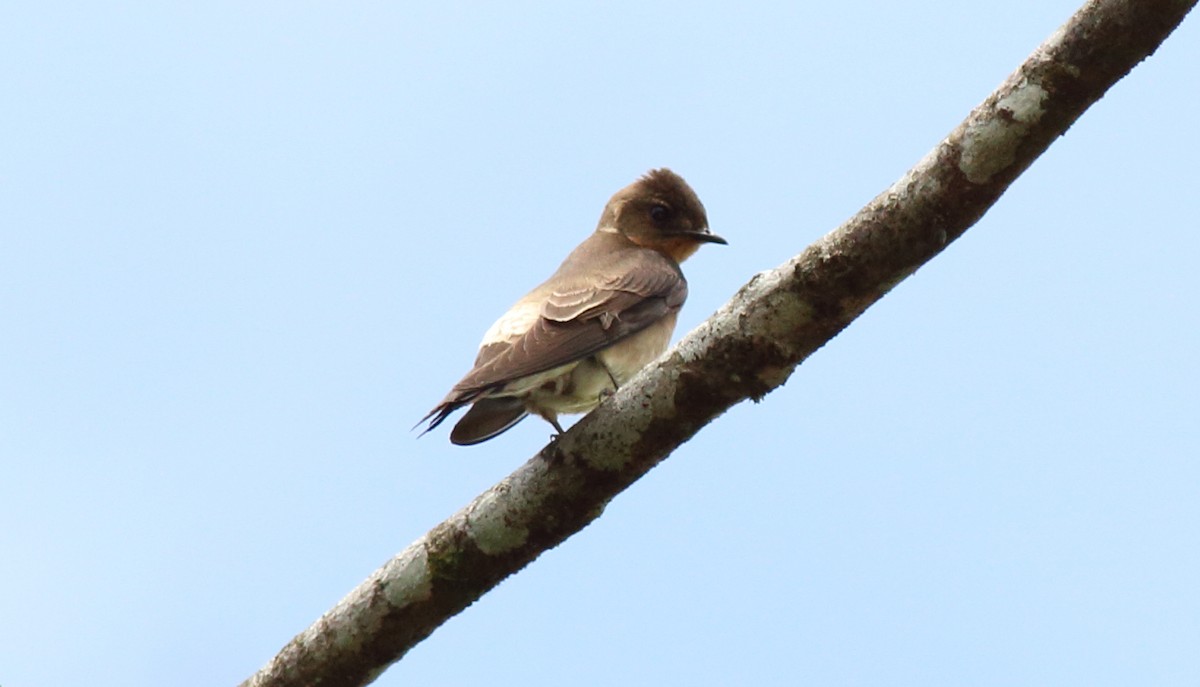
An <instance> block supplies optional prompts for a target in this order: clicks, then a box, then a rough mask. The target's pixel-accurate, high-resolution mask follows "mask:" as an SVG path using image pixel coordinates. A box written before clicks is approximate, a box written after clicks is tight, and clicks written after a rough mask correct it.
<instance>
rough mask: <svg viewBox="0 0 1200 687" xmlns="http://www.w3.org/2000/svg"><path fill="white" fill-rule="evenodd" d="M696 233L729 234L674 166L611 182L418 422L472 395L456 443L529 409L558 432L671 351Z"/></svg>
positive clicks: (495, 429) (700, 238)
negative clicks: (581, 229)
mask: <svg viewBox="0 0 1200 687" xmlns="http://www.w3.org/2000/svg"><path fill="white" fill-rule="evenodd" d="M702 243H722V244H723V243H725V239H723V238H721V237H720V236H717V235H715V234H713V233H711V232H710V231H709V230H708V217H707V215H706V214H705V212H704V206H703V205H701V204H700V199H699V198H697V197H696V192H695V191H693V190H692V188H691V187H690V186H688V185H687V182H685V181H684V180H683V179H682V178H681V177H680V176H679V175H677V174H675V173H674V172H672V171H670V170H669V169H656V170H652V171H650V172H649V173H647V174H646V175H645V176H643V177H642V178H641V179H638V180H637V181H635V182H634V183H632V184H630V185H629V186H626V187H625V188H623V189H621V190H620V191H618V192H617V193H616V195H614V196H613V197H612V199H611V200H609V201H608V205H606V206H604V212H603V213H602V214H601V215H600V224H599V225H598V226H597V227H596V231H595V233H593V234H592V235H591V236H589V237H588V238H587V239H586V240H585V241H584V242H583V243H581V244H579V246H578V247H577V248H576V249H575V250H573V251H571V254H570V255H568V256H567V259H566V260H565V261H563V264H562V265H561V266H559V268H558V271H556V272H555V273H554V274H553V275H551V276H550V278H549V279H547V280H546V281H545V282H543V283H542V285H541V286H538V287H537V288H535V289H534V290H533V291H530V292H529V293H528V294H527V295H526V296H525V297H524V298H522V299H521V300H519V301H517V302H516V304H514V305H513V306H512V308H510V309H509V311H508V312H506V313H505V314H504V315H503V316H502V317H501V318H500V319H499V320H497V321H496V323H495V324H493V325H492V327H491V329H488V331H487V333H486V334H484V335H483V342H482V343H480V345H479V355H478V357H476V358H475V367H474V368H473V369H472V370H471V371H470V372H468V373H467V375H466V376H465V377H463V378H462V381H460V382H459V383H458V384H455V385H454V388H453V389H451V390H450V393H449V394H447V395H446V398H444V399H442V402H441V403H439V404H438V405H437V407H436V408H434V409H433V410H431V411H429V414H428V415H426V416H425V417H424V418H422V420H421V422H425V421H426V420H428V421H429V427H428V428H426V430H425V431H426V432H428V431H429V430H431V429H433V428H434V427H437V426H438V425H439V424H441V423H442V421H444V420H445V419H446V417H447V416H448V415H450V414H451V413H453V412H454V411H455V410H457V409H459V408H461V407H463V406H465V405H468V404H473V405H471V408H470V410H468V411H467V414H466V415H464V416H463V417H462V419H461V420H459V421H458V424H457V425H455V426H454V429H453V430H452V431H451V432H450V441H452V442H453V443H455V444H459V445H469V444H477V443H479V442H481V441H486V440H488V439H491V438H492V437H494V436H496V435H497V434H500V433H501V432H504V431H505V430H507V429H509V428H510V427H512V426H513V425H515V424H517V423H518V422H520V421H521V420H522V419H524V418H525V416H526V415H528V414H530V413H533V414H535V415H538V416H540V417H542V418H544V419H545V420H546V421H547V422H549V423H550V424H551V425H554V429H556V430H558V431H559V432H560V433H561V432H562V431H563V429H562V427H561V426H560V425H559V424H558V414H559V413H585V412H587V411H589V410H591V409H593V408H595V407H596V406H597V405H598V404H599V403H600V400H601V399H602V398H604V396H606V395H608V394H611V393H612V392H613V391H615V390H616V389H617V387H619V386H620V385H621V384H624V383H625V382H626V381H628V380H629V379H630V378H631V377H633V375H634V374H635V373H637V371H638V370H640V369H642V368H643V367H644V366H645V365H646V364H647V363H649V362H650V361H652V360H654V359H655V358H657V357H658V356H659V355H661V354H662V352H663V351H665V350H666V348H667V344H668V343H670V340H671V333H672V332H673V331H674V329H675V318H676V316H677V315H678V314H679V308H680V307H682V306H683V301H684V300H685V299H686V298H687V281H686V280H685V279H684V278H683V272H681V271H680V269H679V263H681V262H683V261H684V260H686V259H687V258H688V257H689V256H691V255H692V253H695V252H696V250H697V249H698V248H699V247H700V244H702ZM417 424H421V423H417ZM422 434H424V432H422Z"/></svg>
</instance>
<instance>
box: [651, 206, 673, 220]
mask: <svg viewBox="0 0 1200 687" xmlns="http://www.w3.org/2000/svg"><path fill="white" fill-rule="evenodd" d="M670 216H671V208H669V207H667V206H666V205H663V204H662V203H655V204H654V205H651V206H650V219H652V220H654V223H655V224H662V223H663V222H666V221H667V218H668V217H670Z"/></svg>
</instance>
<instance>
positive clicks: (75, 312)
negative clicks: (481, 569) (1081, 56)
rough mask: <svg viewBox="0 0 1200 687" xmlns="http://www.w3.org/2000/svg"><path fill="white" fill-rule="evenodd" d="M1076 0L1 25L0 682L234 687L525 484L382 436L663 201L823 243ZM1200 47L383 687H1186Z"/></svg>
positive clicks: (1198, 592)
mask: <svg viewBox="0 0 1200 687" xmlns="http://www.w3.org/2000/svg"><path fill="white" fill-rule="evenodd" d="M1078 1H1079V0H1012V1H1010V2H1004V3H996V2H979V1H975V0H971V1H967V2H964V1H963V0H954V1H949V0H945V1H943V0H933V1H930V2H923V3H903V4H897V3H779V4H771V3H761V4H752V5H747V4H745V3H740V4H735V3H720V4H716V3H703V2H701V3H696V2H689V3H642V2H609V3H570V4H568V3H486V4H485V3H461V2H447V3H422V4H420V5H418V3H403V2H401V3H355V2H350V3H281V2H277V3H245V2H237V3H234V2H221V1H218V2H206V3H200V4H196V3H139V2H122V3H63V2H53V1H50V2H21V3H10V4H9V5H8V6H7V7H6V8H5V9H4V10H3V11H2V12H0V15H2V18H0V76H2V83H3V84H4V89H3V90H4V103H5V105H4V107H3V108H0V130H2V131H3V134H2V135H0V313H2V314H3V329H2V330H0V385H2V392H0V523H2V525H0V560H2V561H3V563H2V565H0V685H3V687H40V686H43V685H44V686H58V685H90V686H101V687H107V686H109V685H112V686H117V685H120V686H128V685H159V684H170V685H179V686H182V687H189V686H191V685H221V684H226V685H228V684H234V683H236V682H238V681H240V680H242V679H243V678H245V677H247V676H248V675H249V674H251V673H252V672H253V671H254V670H256V669H257V668H259V666H261V665H262V664H263V663H265V662H266V661H267V660H268V659H269V658H270V657H271V656H272V655H273V654H274V653H275V652H276V650H277V649H279V648H280V647H281V646H282V645H283V644H284V643H285V642H287V641H288V640H289V639H290V638H291V637H292V636H293V635H294V634H295V633H297V632H299V631H300V630H302V629H303V628H305V627H306V626H307V625H308V624H309V623H311V622H312V621H313V620H314V619H316V618H317V617H318V616H319V615H320V614H321V613H322V612H323V611H324V610H326V609H327V608H328V607H329V606H330V605H332V604H333V603H334V602H336V601H337V600H338V599H339V598H341V597H342V596H343V595H344V594H345V593H346V592H347V591H349V590H350V589H351V588H353V587H354V586H355V585H356V584H358V583H359V582H360V581H361V580H362V579H363V578H365V577H366V576H367V575H368V574H369V573H370V572H371V571H373V570H374V569H375V568H376V567H378V566H379V565H380V564H382V563H383V562H384V561H385V560H387V559H388V558H389V557H390V556H392V555H393V554H394V553H396V552H397V551H399V550H401V549H403V548H404V547H405V546H407V545H408V544H409V542H411V541H412V540H413V539H415V538H417V537H419V536H420V535H422V534H423V533H424V532H425V531H426V530H428V528H430V527H431V526H433V525H434V524H436V523H438V522H440V521H441V520H443V519H444V518H445V517H447V516H449V515H450V514H451V513H453V512H454V511H455V510H457V509H458V508H459V507H461V506H462V505H464V504H466V503H467V502H468V501H469V500H470V499H471V498H473V497H474V496H475V495H477V494H478V493H479V492H481V491H483V490H484V489H485V488H487V487H488V486H489V485H491V484H493V483H494V482H496V481H497V480H499V479H500V478H502V477H503V476H504V475H506V474H508V473H509V472H510V471H511V470H513V469H514V468H515V467H517V466H518V465H519V464H520V463H522V462H523V461H525V460H526V459H527V458H529V457H530V456H531V455H533V454H534V453H535V452H536V451H537V450H538V449H539V448H540V447H541V446H542V445H543V444H544V443H545V441H546V439H547V438H548V436H549V434H548V427H546V426H545V425H544V423H541V422H538V421H533V420H530V421H527V422H525V423H523V424H522V425H520V426H519V427H517V428H516V429H514V430H513V431H511V432H509V433H507V434H505V435H504V436H503V437H501V438H499V439H496V440H494V441H491V442H488V443H486V444H483V445H480V446H476V447H472V448H457V447H453V446H451V445H450V444H449V442H448V440H447V438H446V431H445V428H444V427H443V428H442V429H439V430H437V431H435V432H433V433H432V434H430V435H427V436H425V437H423V438H421V439H419V440H418V439H417V438H416V433H415V432H412V431H410V427H412V425H413V424H414V423H415V422H416V421H417V420H418V419H419V418H420V417H421V416H422V415H424V414H425V412H426V411H428V410H429V409H430V408H431V407H432V406H433V405H434V404H435V403H436V402H437V401H438V400H439V399H440V398H441V397H442V395H443V394H444V393H445V392H446V391H447V389H448V388H449V387H450V385H452V384H453V383H454V382H455V381H456V380H457V379H458V378H459V377H460V376H461V375H462V374H463V373H464V372H465V371H466V370H467V369H468V367H469V366H470V363H471V361H472V359H473V357H474V353H475V347H476V345H477V343H478V341H479V338H480V336H481V335H482V334H483V332H484V330H485V329H486V328H487V327H488V325H490V324H491V322H492V321H493V320H494V319H495V317H496V316H497V315H499V314H500V313H501V312H502V311H503V310H504V309H505V308H506V307H507V306H508V305H509V304H510V303H511V302H512V301H513V300H515V299H516V298H517V297H519V296H520V295H522V294H523V293H524V292H525V291H526V290H528V289H529V288H530V287H532V286H534V285H535V284H536V283H538V282H539V281H541V280H542V279H543V278H544V277H546V276H547V275H548V274H549V273H550V272H551V271H552V270H553V269H554V267H556V266H557V264H558V262H559V261H560V260H561V259H562V257H563V256H565V254H566V253H567V252H568V251H569V250H570V249H571V248H572V247H573V246H574V245H575V244H576V243H578V242H579V241H580V240H582V239H583V238H584V237H585V236H586V235H587V234H588V233H589V232H590V231H591V230H592V228H593V227H594V225H595V222H596V220H597V218H598V217H599V214H600V210H601V207H602V206H603V204H604V202H605V201H606V200H607V199H608V197H609V196H610V195H611V194H612V193H613V192H614V191H616V190H617V189H618V188H620V187H622V186H624V185H626V184H627V183H629V182H631V181H632V180H633V179H635V178H636V177H637V176H638V175H640V174H642V173H643V172H645V171H646V170H648V169H650V168H652V167H659V166H669V167H671V168H672V169H674V170H675V171H677V172H679V173H680V174H682V175H683V176H684V177H685V178H686V179H688V180H689V182H691V184H692V185H693V186H694V187H695V189H696V190H697V192H698V193H699V195H700V197H701V198H702V199H703V200H704V202H705V204H706V206H707V208H708V214H709V218H710V222H711V226H712V228H713V230H714V231H716V232H717V233H719V234H721V235H723V236H725V237H726V238H727V239H728V240H729V246H727V247H721V246H707V247H705V248H704V249H703V250H702V251H701V252H700V253H699V254H698V255H697V256H696V257H694V258H693V259H692V260H691V261H689V262H688V263H687V264H686V265H685V272H686V274H687V276H688V278H689V279H690V284H691V294H690V297H689V301H688V303H687V305H686V306H685V308H684V310H683V314H682V316H681V318H680V330H679V332H677V338H678V335H679V334H681V333H682V332H684V331H687V330H689V329H691V328H692V327H694V326H695V325H696V324H698V323H699V322H701V321H702V320H703V319H704V318H705V317H707V316H708V315H709V314H710V313H711V312H712V311H713V310H715V309H716V308H717V307H718V306H719V305H720V304H721V303H723V302H724V301H725V300H726V299H728V298H729V297H730V296H731V295H732V294H733V293H734V292H735V291H736V290H737V288H738V287H739V286H740V285H742V284H743V283H745V282H746V281H747V280H748V279H749V278H750V277H751V276H752V275H753V274H754V273H755V272H757V271H760V270H763V269H767V268H770V267H773V266H775V265H777V264H779V263H781V262H783V261H784V260H786V259H787V258H789V257H790V256H792V255H794V254H796V253H798V252H799V251H800V250H802V249H803V248H804V247H805V246H806V245H807V244H808V243H810V242H811V241H812V240H814V239H815V238H817V237H818V236H820V235H822V234H824V233H826V232H827V231H829V230H831V229H833V228H834V227H836V226H837V225H838V224H839V223H840V222H841V221H842V220H844V219H845V218H847V217H849V216H850V215H852V214H853V213H854V212H855V211H857V210H858V209H859V207H861V206H862V205H863V204H864V203H865V202H867V201H868V200H870V199H871V198H872V197H873V196H874V195H875V194H877V193H878V192H880V191H881V190H883V189H884V188H886V187H887V186H888V185H889V184H890V183H891V182H892V181H894V180H895V179H896V178H897V177H898V176H900V175H901V174H902V173H903V172H904V171H905V170H906V169H907V168H908V167H910V166H911V165H912V164H913V163H915V162H916V161H917V160H918V159H920V157H921V156H922V155H924V153H925V152H926V151H927V150H929V149H930V148H931V147H932V146H933V145H934V144H936V143H937V141H938V140H939V139H940V138H941V137H942V136H944V135H945V134H946V133H947V132H949V131H950V129H951V128H953V127H954V126H955V125H956V124H957V123H958V122H959V121H960V120H961V119H962V118H963V117H964V116H965V115H966V113H967V112H968V111H969V110H970V109H971V108H972V107H974V106H975V105H976V104H977V103H978V102H979V101H981V100H982V99H983V98H984V97H985V96H986V95H987V94H988V93H989V92H990V91H991V90H992V88H994V87H995V86H996V85H997V84H998V83H999V82H1000V81H1001V80H1002V79H1003V78H1004V77H1005V76H1006V75H1007V74H1008V73H1009V72H1010V71H1012V70H1013V69H1014V68H1015V67H1016V66H1017V65H1018V64H1019V63H1020V62H1021V61H1022V60H1023V59H1024V58H1025V57H1026V55H1028V54H1029V52H1030V51H1031V50H1032V49H1033V48H1034V47H1035V46H1037V45H1038V44H1039V43H1040V42H1041V41H1042V40H1043V38H1044V37H1046V36H1047V35H1049V34H1050V33H1051V32H1052V31H1053V30H1054V29H1055V28H1056V27H1057V26H1059V25H1060V24H1061V23H1062V22H1063V21H1064V20H1065V19H1066V18H1067V17H1068V16H1069V15H1070V14H1071V13H1072V12H1073V11H1074V9H1075V8H1076V2H1078ZM1198 66H1200V18H1198V17H1195V16H1193V17H1191V19H1190V20H1189V21H1188V22H1185V24H1184V25H1183V27H1182V28H1181V29H1180V30H1179V31H1178V32H1177V33H1176V34H1175V35H1174V36H1173V37H1172V38H1171V39H1169V40H1168V41H1167V43H1166V44H1165V45H1164V46H1163V47H1162V48H1161V49H1160V50H1159V51H1158V53H1157V54H1156V55H1154V56H1153V57H1152V58H1151V59H1150V60H1149V61H1147V62H1146V63H1144V64H1143V65H1141V66H1140V67H1138V68H1137V69H1136V70H1135V71H1134V72H1133V73H1132V74H1131V75H1130V76H1129V77H1127V78H1126V79H1125V80H1124V81H1122V82H1121V83H1119V84H1118V85H1117V86H1116V87H1115V88H1114V89H1113V90H1112V91H1111V92H1110V93H1109V94H1108V96H1107V97H1105V98H1104V99H1103V100H1102V101H1101V102H1100V103H1098V104H1097V105H1096V106H1095V107H1094V108H1093V109H1092V110H1091V111H1090V112H1088V113H1086V114H1085V115H1084V117H1083V118H1082V119H1081V120H1080V121H1079V122H1078V123H1077V124H1076V125H1075V126H1074V127H1073V128H1072V129H1071V130H1070V131H1069V132H1068V133H1067V135H1066V136H1065V137H1064V138H1062V139H1060V140H1059V141H1058V142H1057V143H1055V145H1054V146H1053V147H1052V148H1051V149H1050V151H1049V152H1048V153H1047V154H1046V155H1045V156H1044V157H1043V158H1042V159H1041V160H1040V161H1038V162H1037V164H1036V165H1035V166H1034V167H1033V168H1032V169H1031V170H1030V171H1029V172H1028V173H1026V174H1025V175H1024V176H1023V177H1022V178H1021V179H1020V180H1019V181H1018V182H1017V183H1016V184H1015V185H1014V186H1013V188H1012V189H1011V190H1010V191H1009V192H1008V194H1007V195H1005V197H1004V198H1002V199H1001V201H1000V203H999V204H998V205H997V206H996V207H995V208H994V209H993V210H992V211H991V212H990V213H988V215H987V216H986V217H984V218H983V220H982V221H981V222H980V223H979V224H978V225H977V226H976V227H975V228H974V229H972V230H971V231H969V232H968V233H967V235H966V236H965V237H964V238H963V239H962V240H960V241H959V242H957V243H956V244H954V245H953V246H951V247H950V248H949V249H948V250H947V251H946V252H945V253H943V254H942V255H941V256H940V257H938V258H937V259H935V260H934V261H933V262H932V263H931V264H930V265H929V266H927V267H926V268H924V269H922V270H921V271H920V272H918V273H917V274H916V275H914V276H913V277H911V278H910V279H909V280H908V281H906V282H904V283H903V284H902V285H901V286H899V287H898V288H896V289H895V290H894V291H893V292H892V293H891V294H890V295H888V296H887V297H886V298H885V299H884V300H883V301H882V302H880V303H879V304H878V305H876V306H875V307H874V308H872V309H871V310H870V311H869V312H868V313H866V315H865V316H863V317H862V318H861V319H860V320H859V321H858V322H856V323H855V324H854V325H852V326H851V327H850V328H849V329H848V330H847V331H846V332H844V333H843V334H842V335H841V336H839V337H838V338H836V339H835V340H834V341H833V342H832V343H830V344H829V345H828V346H826V347H825V348H824V349H822V350H821V351H819V352H818V353H817V354H816V355H815V356H813V357H812V358H811V359H810V360H809V361H808V362H807V363H805V364H804V365H803V366H801V367H800V368H799V369H798V370H797V372H796V374H795V375H794V376H793V377H792V379H791V380H790V381H789V383H788V384H787V385H786V386H785V387H784V388H782V389H780V390H779V391H777V392H775V393H773V394H771V395H770V396H768V397H767V398H766V399H764V400H763V401H762V402H761V403H759V404H757V405H755V404H744V405H742V406H739V407H737V408H735V409H733V410H732V411H731V412H729V413H727V414H726V415H725V416H723V417H721V418H719V419H718V420H717V421H715V422H714V423H713V424H712V425H710V426H709V427H708V428H706V429H705V430H703V431H702V432H701V433H700V434H699V435H698V436H697V437H696V438H695V439H694V440H693V441H691V442H690V443H689V444H687V445H686V446H684V447H683V448H681V449H680V450H679V451H677V452H676V453H675V454H674V456H673V457H671V458H670V459H669V460H668V461H667V462H666V463H664V464H663V465H662V466H661V467H659V468H658V469H656V470H655V471H654V472H652V473H651V474H650V475H649V476H647V478H645V479H643V480H642V481H640V482H639V483H637V484H636V485H634V486H633V487H632V488H631V489H630V490H629V491H627V492H626V493H625V494H623V495H622V496H621V497H620V498H618V499H617V500H616V501H614V502H613V503H612V504H611V506H610V507H609V509H608V511H607V512H606V513H605V514H604V516H603V517H602V518H601V519H600V520H599V521H597V522H596V523H595V524H593V525H592V526H590V527H589V528H588V529H586V530H585V531H584V532H583V533H581V534H580V535H579V536H577V537H575V538H573V539H571V540H570V541H568V542H567V543H566V544H564V545H563V546H561V547H559V548H557V549H555V550H554V551H552V552H550V553H549V554H547V555H545V556H543V557H542V558H541V559H539V560H538V561H536V562H535V563H534V564H533V565H532V566H531V567H529V568H528V569H526V570H525V571H523V572H521V573H520V574H519V575H517V576H515V577H513V578H510V579H509V580H508V581H506V582H505V583H504V584H502V585H501V586H500V587H499V588H498V589H496V590H494V591H493V592H492V593H490V594H488V595H487V596H486V597H485V598H484V599H483V600H481V601H480V602H478V603H477V604H475V605H474V606H472V607H471V608H469V609H468V610H467V611H466V612H464V613H462V614H461V615H459V616H458V617H456V618H454V619H453V620H451V621H450V622H449V623H447V624H446V625H444V626H443V627H442V628H441V629H439V630H438V631H437V632H436V633H435V634H434V635H433V636H432V637H431V638H430V639H428V640H427V641H426V642H424V643H422V644H421V645H420V646H418V647H417V648H416V649H415V650H414V651H412V652H411V653H410V654H409V655H408V656H407V657H406V658H405V659H404V660H403V661H402V662H401V663H399V664H397V665H396V666H394V667H393V668H392V669H391V670H390V671H388V673H386V674H385V675H384V676H383V677H382V678H381V679H380V680H379V681H378V684H380V685H402V684H405V685H408V684H424V685H466V684H485V683H486V684H497V685H504V684H521V685H535V686H536V685H563V684H571V685H577V686H590V685H664V684H674V685H730V684H755V685H794V684H819V685H871V684H879V685H883V684H886V685H897V684H903V685H963V684H971V685H1016V684H1022V685H1035V684H1044V685H1067V684H1080V685H1083V684H1086V685H1102V684H1112V685H1130V684H1146V685H1149V684H1154V685H1165V684H1181V685H1182V684H1188V685H1194V684H1196V681H1197V680H1198V679H1200V651H1197V646H1200V421H1198V419H1197V415H1198V412H1197V411H1198V403H1197V397H1198V396H1197V394H1198V387H1200V371H1198V365H1197V351H1198V350H1200V314H1198V309H1197V307H1196V300H1197V296H1200V288H1198V287H1197V282H1196V278H1195V275H1196V272H1197V270H1196V259H1197V255H1198V254H1200V231H1198V230H1200V220H1197V217H1198V216H1200V192H1198V188H1200V173H1198V172H1197V164H1196V160H1197V157H1198V156H1200V135H1198V134H1197V129H1196V125H1197V122H1200V88H1197V84H1198V81H1197V67H1198Z"/></svg>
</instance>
